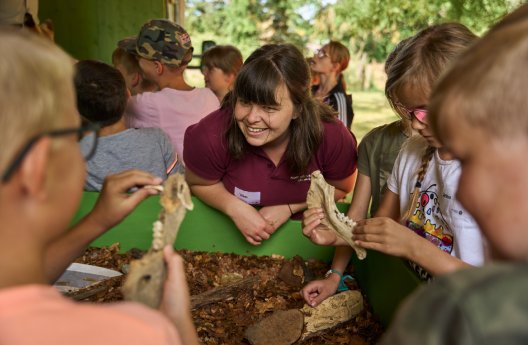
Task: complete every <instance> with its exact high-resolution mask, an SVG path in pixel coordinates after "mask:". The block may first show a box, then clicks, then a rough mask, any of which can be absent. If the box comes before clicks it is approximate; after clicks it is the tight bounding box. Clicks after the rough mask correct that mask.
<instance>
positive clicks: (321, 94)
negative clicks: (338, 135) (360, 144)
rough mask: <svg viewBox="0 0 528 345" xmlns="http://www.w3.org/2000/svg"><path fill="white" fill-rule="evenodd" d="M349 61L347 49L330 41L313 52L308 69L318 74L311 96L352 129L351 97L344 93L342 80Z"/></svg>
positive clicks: (344, 87)
mask: <svg viewBox="0 0 528 345" xmlns="http://www.w3.org/2000/svg"><path fill="white" fill-rule="evenodd" d="M349 60H350V52H349V51H348V48H347V47H345V46H344V45H343V44H342V43H340V42H337V41H330V42H328V43H327V44H325V45H324V46H323V47H322V48H321V49H318V50H317V51H316V52H315V54H314V57H313V59H312V60H311V61H310V68H311V70H312V71H313V72H315V73H317V74H319V83H318V84H317V85H315V86H313V88H312V93H313V95H314V96H315V97H316V98H318V99H320V100H322V101H323V102H324V103H326V104H328V105H330V106H331V107H332V108H333V109H334V110H335V111H337V115H338V118H339V120H340V121H341V122H343V124H344V125H345V126H347V127H348V128H352V120H353V118H354V111H353V110H352V96H351V95H349V94H347V93H346V85H345V80H344V79H343V71H344V70H345V69H346V68H347V67H348V62H349Z"/></svg>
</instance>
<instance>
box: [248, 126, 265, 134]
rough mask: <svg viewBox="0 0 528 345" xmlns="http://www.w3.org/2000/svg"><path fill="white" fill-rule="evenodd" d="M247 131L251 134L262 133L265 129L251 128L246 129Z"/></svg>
mask: <svg viewBox="0 0 528 345" xmlns="http://www.w3.org/2000/svg"><path fill="white" fill-rule="evenodd" d="M247 129H248V131H250V132H252V133H257V132H263V131H265V130H266V129H265V128H251V127H248V128H247Z"/></svg>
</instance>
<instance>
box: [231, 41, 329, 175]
mask: <svg viewBox="0 0 528 345" xmlns="http://www.w3.org/2000/svg"><path fill="white" fill-rule="evenodd" d="M310 78H311V77H310V70H309V68H308V64H307V63H306V60H305V59H304V56H303V55H302V53H301V52H300V51H299V50H298V49H297V48H296V47H295V46H293V45H291V44H269V45H265V46H262V47H261V48H258V49H257V50H255V51H254V52H253V53H252V54H251V55H250V56H249V57H248V58H247V60H246V61H245V62H244V65H243V66H242V69H241V70H240V72H239V74H238V76H237V78H236V80H235V83H234V87H233V91H232V92H231V93H230V94H229V96H228V99H227V100H226V101H225V102H224V105H230V106H231V107H232V108H233V109H234V106H235V104H236V102H237V100H239V99H240V100H243V101H244V102H245V103H249V104H256V105H260V106H277V105H278V103H277V99H276V93H277V89H278V88H279V87H280V86H281V85H284V86H285V87H286V88H287V90H288V92H289V95H290V98H291V101H292V103H293V107H294V112H295V113H296V115H297V118H296V119H293V120H292V121H291V123H290V126H289V128H288V130H289V134H290V140H289V143H288V147H287V148H286V153H285V163H286V166H287V167H288V168H289V169H290V171H291V172H292V173H294V174H303V173H306V170H307V168H308V164H309V163H310V160H311V159H312V157H313V154H314V153H315V151H316V150H317V148H318V147H319V144H320V143H321V141H322V138H323V125H322V123H321V120H325V121H335V118H336V117H335V113H334V111H333V110H332V109H331V108H330V107H328V106H327V105H325V104H322V103H321V102H319V101H317V100H315V99H314V98H313V97H312V94H311V90H310ZM226 137H227V143H228V147H229V152H230V154H231V155H232V156H233V157H234V158H235V159H241V158H242V157H243V156H244V154H245V151H246V149H247V145H249V144H247V141H246V139H245V138H244V135H243V134H242V132H241V131H240V129H239V127H238V124H237V122H236V120H235V118H234V116H232V117H231V119H230V123H229V127H228V129H227V132H226Z"/></svg>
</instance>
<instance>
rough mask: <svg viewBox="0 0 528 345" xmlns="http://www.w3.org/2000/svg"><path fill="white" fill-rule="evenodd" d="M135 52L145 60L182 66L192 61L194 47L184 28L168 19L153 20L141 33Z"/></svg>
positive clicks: (145, 25)
mask: <svg viewBox="0 0 528 345" xmlns="http://www.w3.org/2000/svg"><path fill="white" fill-rule="evenodd" d="M135 50H136V54H137V55H139V56H141V57H143V58H145V59H149V60H156V61H159V62H162V63H164V64H167V65H172V66H180V65H181V64H182V62H184V63H188V62H189V61H191V58H192V51H193V47H192V43H191V37H190V36H189V34H188V33H187V31H185V29H184V28H182V27H181V26H179V25H178V24H175V23H173V22H171V21H169V20H166V19H153V20H151V21H149V22H147V23H145V24H144V25H143V27H142V28H141V30H140V31H139V35H138V37H137V40H136V47H135ZM189 53H190V54H189ZM187 57H188V58H187ZM185 58H187V59H185ZM184 59H185V61H184Z"/></svg>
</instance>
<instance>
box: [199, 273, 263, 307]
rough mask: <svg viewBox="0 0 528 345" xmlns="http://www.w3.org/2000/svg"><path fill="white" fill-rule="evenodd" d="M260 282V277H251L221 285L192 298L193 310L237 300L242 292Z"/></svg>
mask: <svg viewBox="0 0 528 345" xmlns="http://www.w3.org/2000/svg"><path fill="white" fill-rule="evenodd" d="M259 280H260V279H259V277H258V276H249V277H246V278H244V279H242V280H239V281H236V282H234V283H229V284H226V285H221V286H218V287H216V288H214V289H211V290H208V291H206V292H204V293H201V294H199V295H194V296H191V309H196V308H200V307H203V306H205V305H208V304H211V303H216V302H220V301H226V300H229V299H231V298H235V297H236V296H237V295H239V294H240V293H241V291H247V290H248V289H250V288H251V287H252V286H253V285H254V284H255V283H257V282H258V281H259Z"/></svg>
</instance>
